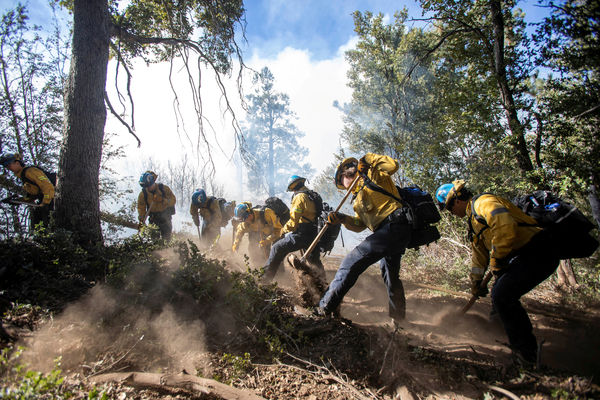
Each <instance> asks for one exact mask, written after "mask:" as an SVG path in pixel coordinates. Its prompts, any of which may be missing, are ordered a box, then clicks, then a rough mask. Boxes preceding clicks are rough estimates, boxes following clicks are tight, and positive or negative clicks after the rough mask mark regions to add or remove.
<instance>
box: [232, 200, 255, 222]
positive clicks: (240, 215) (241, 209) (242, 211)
mask: <svg viewBox="0 0 600 400" xmlns="http://www.w3.org/2000/svg"><path fill="white" fill-rule="evenodd" d="M250 212H251V210H250V206H249V205H248V204H246V203H240V204H238V205H237V206H236V207H235V210H234V212H233V215H234V216H235V217H236V218H237V219H239V220H240V221H244V220H245V219H246V218H248V215H250Z"/></svg>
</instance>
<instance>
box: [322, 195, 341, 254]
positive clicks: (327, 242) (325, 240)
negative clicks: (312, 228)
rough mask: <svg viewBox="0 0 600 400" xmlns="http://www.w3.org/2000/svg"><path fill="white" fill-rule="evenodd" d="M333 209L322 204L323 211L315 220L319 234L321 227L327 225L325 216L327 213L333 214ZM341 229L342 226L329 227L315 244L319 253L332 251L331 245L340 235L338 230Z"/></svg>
mask: <svg viewBox="0 0 600 400" xmlns="http://www.w3.org/2000/svg"><path fill="white" fill-rule="evenodd" d="M333 211H334V209H333V208H332V207H331V206H330V205H329V204H327V203H323V210H322V211H321V214H320V215H319V218H318V219H317V228H318V231H319V232H320V231H321V229H323V226H325V224H327V216H328V215H329V213H331V212H333ZM341 229H342V224H336V225H329V227H328V228H327V230H326V231H325V233H323V236H321V239H319V243H317V249H319V251H320V252H321V253H327V252H330V251H331V250H332V249H333V245H334V244H335V240H336V239H337V237H338V236H339V234H340V230H341Z"/></svg>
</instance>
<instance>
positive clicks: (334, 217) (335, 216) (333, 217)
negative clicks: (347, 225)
mask: <svg viewBox="0 0 600 400" xmlns="http://www.w3.org/2000/svg"><path fill="white" fill-rule="evenodd" d="M345 219H346V215H345V214H342V213H340V212H335V211H332V212H330V213H329V214H328V215H327V223H329V224H331V225H338V224H341V223H342V222H344V220H345Z"/></svg>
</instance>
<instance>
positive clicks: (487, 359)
mask: <svg viewBox="0 0 600 400" xmlns="http://www.w3.org/2000/svg"><path fill="white" fill-rule="evenodd" d="M221 254H222V257H223V258H226V259H227V266H228V268H231V269H234V270H244V269H245V264H244V263H243V262H242V261H240V260H239V259H236V258H232V257H231V256H230V255H229V254H228V253H226V252H224V253H221ZM240 259H241V258H240ZM339 262H340V259H339V258H338V257H328V258H326V259H325V266H326V272H327V279H328V281H330V280H331V279H332V277H333V275H334V274H335V271H336V269H337V266H338V265H339ZM141 273H143V271H141ZM405 275H409V273H408V272H406V271H403V272H402V275H401V276H402V278H403V280H404V283H405V290H406V293H407V320H406V321H405V322H404V323H403V324H402V325H401V326H400V328H399V329H395V328H394V326H393V325H392V324H391V321H390V319H389V318H388V316H387V295H386V290H385V287H384V285H383V282H382V279H381V277H380V276H379V269H378V267H377V266H372V267H370V268H369V269H368V270H367V271H366V272H365V273H364V274H363V275H362V276H361V277H360V278H359V280H358V282H357V284H356V285H355V287H354V288H352V290H351V291H350V292H349V294H348V295H347V296H346V298H345V301H344V303H343V304H342V308H341V316H342V318H341V319H323V318H318V317H314V316H311V315H309V313H308V312H307V310H306V309H303V308H302V307H298V306H297V307H295V308H294V307H292V308H291V309H290V310H289V313H290V318H289V320H288V321H289V326H280V327H276V328H277V329H278V330H280V331H281V332H282V336H283V337H285V336H289V335H293V336H294V337H290V338H289V339H290V340H289V342H288V344H290V346H289V348H290V349H291V350H287V351H284V352H282V353H281V354H280V356H278V357H276V359H275V361H273V359H272V355H270V354H264V353H262V352H261V350H259V349H260V348H264V343H262V342H261V338H259V337H258V335H257V332H255V331H253V327H252V326H246V327H245V329H244V332H232V331H231V330H230V329H229V328H228V326H230V325H231V322H232V321H229V320H228V317H227V316H225V315H221V314H219V313H218V310H216V311H217V312H216V313H215V314H214V315H213V317H212V319H210V320H208V319H207V320H203V321H200V320H198V318H197V317H194V313H193V312H192V313H189V314H186V313H182V312H181V310H177V309H176V308H175V309H168V308H165V309H164V310H163V311H162V312H161V313H158V314H156V315H155V316H154V317H152V318H150V317H149V316H148V318H146V319H145V320H143V324H142V319H141V318H139V317H144V315H141V314H140V315H136V310H135V309H134V308H131V309H128V312H129V314H131V315H134V316H135V317H136V320H135V324H132V323H131V322H130V320H129V319H127V318H126V317H125V315H116V314H115V313H114V311H110V310H111V309H115V310H116V309H119V308H112V307H113V305H111V303H114V302H115V301H117V302H118V300H115V299H116V297H115V296H113V295H111V294H110V293H107V292H105V291H101V290H99V288H98V287H96V288H94V289H92V290H91V291H90V292H89V294H88V295H87V296H85V297H84V298H82V299H81V300H79V301H78V302H76V303H74V304H73V305H72V306H71V307H69V309H67V310H66V312H64V313H63V315H62V316H59V317H58V318H57V319H56V320H50V321H45V322H44V321H34V322H32V323H31V324H30V325H29V326H30V327H31V328H32V329H33V328H34V327H35V331H34V332H28V331H27V330H26V329H22V330H21V331H19V334H20V335H22V340H23V341H24V342H25V343H30V344H31V343H32V342H36V341H37V342H38V349H40V350H39V352H40V353H41V352H44V351H47V350H53V351H54V350H55V351H54V352H49V353H51V354H52V355H55V353H56V352H58V353H59V354H60V355H61V356H62V357H63V367H64V370H65V373H66V374H67V375H68V379H67V381H66V383H65V386H66V387H68V388H69V390H71V391H72V392H74V393H79V394H80V395H81V396H82V397H83V398H85V393H86V390H90V388H91V387H92V385H94V382H100V381H101V382H103V383H102V386H101V390H103V391H104V392H105V393H106V394H107V395H108V398H118V399H125V398H127V399H162V398H194V399H205V398H210V399H217V398H227V397H219V396H217V395H215V394H214V393H213V394H206V393H204V394H203V393H202V392H201V391H198V390H197V389H194V388H193V387H192V386H190V384H189V383H188V384H187V385H183V386H181V387H170V386H169V385H165V384H163V383H164V382H169V381H170V380H172V379H173V376H177V377H179V380H183V381H190V380H192V378H191V376H193V375H191V376H190V377H186V375H185V374H186V372H184V373H183V374H184V375H181V373H182V369H184V370H185V371H187V372H191V371H193V370H194V369H196V370H198V371H201V372H202V374H201V376H204V377H213V378H216V379H218V380H219V382H224V383H227V384H228V385H230V386H232V387H235V388H237V389H239V390H240V392H239V393H241V394H242V395H244V396H247V398H254V397H253V396H258V397H259V398H266V399H278V400H279V399H280V400H288V399H290V400H291V399H310V400H317V399H318V400H321V399H323V400H327V399H386V400H387V399H415V398H430V399H434V398H435V399H437V398H452V399H465V398H477V399H479V398H484V397H485V398H502V395H501V394H500V392H498V391H496V389H497V390H510V391H511V392H512V393H515V394H517V395H519V396H521V398H531V399H534V398H536V399H537V398H576V397H578V398H600V389H599V388H598V386H597V384H598V379H599V377H600V373H599V372H600V362H598V360H599V359H600V358H599V356H600V335H598V334H597V332H600V315H599V312H598V310H587V311H586V312H577V311H575V310H572V309H568V308H565V307H562V306H560V305H559V304H558V303H557V301H556V296H551V294H550V295H549V294H548V291H547V289H546V290H536V291H534V292H532V293H531V294H530V295H528V296H527V297H526V298H525V300H524V302H525V303H526V308H527V309H528V311H529V313H530V315H531V318H532V321H533V323H534V329H535V334H536V336H537V337H538V338H543V340H544V344H543V347H542V352H541V355H542V364H543V366H544V367H543V368H542V369H541V370H536V371H523V370H519V369H518V368H516V367H515V366H514V364H513V363H512V360H511V358H510V353H509V351H508V348H507V347H506V345H505V342H506V338H505V335H504V332H503V330H502V328H501V326H499V324H497V323H493V322H490V321H489V320H488V313H489V309H490V303H489V300H488V299H481V300H480V301H478V302H477V303H476V304H475V306H474V307H473V308H472V309H471V310H470V311H469V312H468V314H467V315H466V316H463V317H456V315H455V313H456V311H457V310H459V309H460V307H461V306H462V305H463V304H464V303H465V302H466V301H467V299H468V295H467V294H461V293H454V294H449V293H446V292H448V291H446V292H443V291H436V290H432V289H431V288H428V287H427V285H424V284H423V283H422V282H411V281H410V279H406V278H405ZM276 280H277V282H278V284H279V285H280V286H281V287H282V288H283V289H284V290H285V292H286V293H287V294H286V296H287V297H289V298H290V299H292V301H293V299H294V293H296V286H295V280H294V272H293V271H292V270H291V269H290V268H289V266H287V265H286V267H285V268H284V270H283V271H281V272H280V273H279V274H278V275H277V276H276ZM450 292H451V291H450ZM104 303H106V306H103V307H99V308H98V310H97V311H94V313H97V314H93V313H92V312H91V310H92V309H94V307H97V306H98V305H99V304H104ZM191 311H194V310H193V309H192V310H191ZM69 314H70V318H65V317H68V316H69ZM113 314H115V315H113ZM182 315H184V318H183V319H182V318H181V316H182ZM115 316H116V318H115ZM61 318H62V319H61ZM86 319H89V321H91V322H92V323H88V322H87V321H86ZM111 321H112V322H111ZM109 325H114V326H113V328H115V327H116V328H118V330H120V331H121V332H122V333H123V332H124V333H125V334H122V335H121V336H119V338H118V340H117V339H115V337H114V336H112V335H111V333H110V331H108V330H106V329H107V327H108V326H109ZM105 330H106V331H105ZM140 332H144V333H145V336H141V337H140ZM149 332H160V334H154V335H152V334H151V333H149ZM12 333H15V331H14V330H13V331H12ZM136 335H137V336H136ZM40 339H45V340H46V341H41V342H40ZM246 353H248V354H249V355H251V362H250V361H249V360H248V359H246V358H245V357H246V356H245V354H246ZM38 355H39V354H38ZM99 355H103V358H99ZM109 356H110V357H113V358H110V357H109ZM90 357H91V360H93V361H94V362H93V363H91V362H90ZM48 359H49V360H50V361H51V360H52V359H53V358H52V357H49V358H48ZM159 359H162V360H159ZM157 361H160V362H157ZM121 371H124V372H129V371H131V372H133V371H138V372H144V373H146V374H147V375H143V374H142V375H139V376H148V379H146V381H147V382H150V381H151V382H158V385H156V384H152V385H150V384H146V383H144V382H137V383H136V382H134V381H133V380H132V378H131V376H132V375H131V374H125V375H124V376H127V377H129V378H127V379H128V380H126V381H124V382H118V381H115V382H111V379H104V380H102V378H99V377H101V376H102V375H101V374H100V373H115V372H121ZM92 372H93V373H92ZM148 374H149V375H148ZM151 374H158V375H156V376H154V375H151ZM161 374H168V375H165V376H164V377H163V376H162V375H161ZM113 375H114V376H116V375H119V374H113ZM182 377H183V378H182ZM97 379H100V380H97ZM194 379H196V380H198V379H197V378H194ZM594 380H595V381H594ZM161 382H162V383H161ZM215 385H216V384H215ZM498 387H499V388H498ZM236 396H237V394H236ZM565 396H566V397H565ZM570 396H571V397H570ZM239 398H242V397H239Z"/></svg>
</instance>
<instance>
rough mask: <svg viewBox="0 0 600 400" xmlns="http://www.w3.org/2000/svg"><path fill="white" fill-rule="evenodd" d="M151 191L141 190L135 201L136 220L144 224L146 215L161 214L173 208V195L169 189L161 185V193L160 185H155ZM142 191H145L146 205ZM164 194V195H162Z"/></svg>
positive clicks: (174, 200)
mask: <svg viewBox="0 0 600 400" xmlns="http://www.w3.org/2000/svg"><path fill="white" fill-rule="evenodd" d="M155 185H156V186H154V189H153V190H148V189H142V191H141V192H140V194H139V195H138V201H137V210H138V219H139V220H140V221H141V222H144V221H143V219H144V216H147V215H146V214H150V213H152V212H162V211H164V210H166V209H167V208H168V207H174V206H175V202H176V199H175V195H174V194H173V192H172V191H171V189H170V188H169V187H168V186H167V185H162V191H161V190H160V188H159V185H161V184H158V183H157V184H155ZM144 190H146V195H147V197H148V203H146V199H145V198H144ZM163 192H164V194H163Z"/></svg>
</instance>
